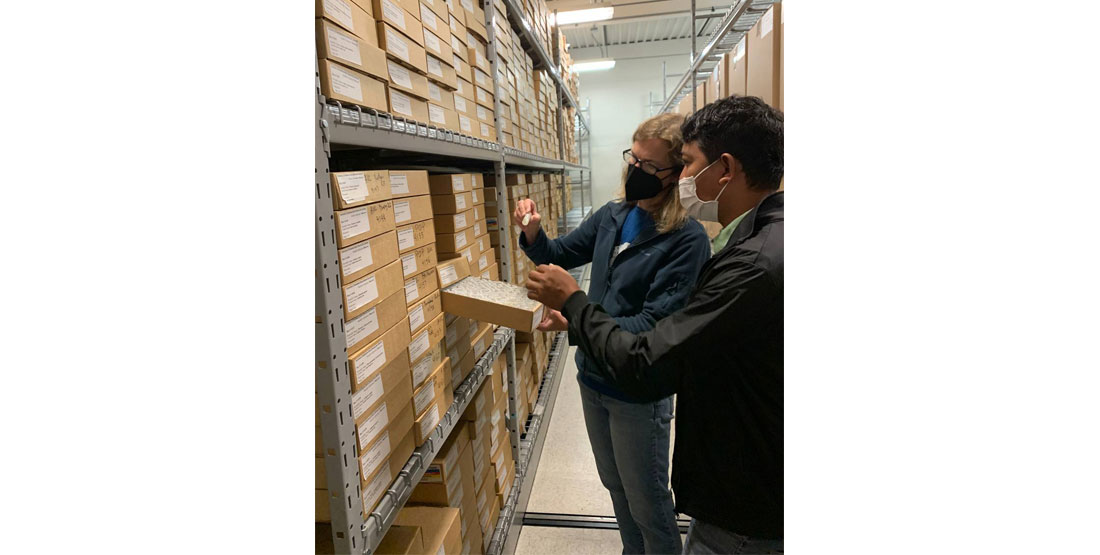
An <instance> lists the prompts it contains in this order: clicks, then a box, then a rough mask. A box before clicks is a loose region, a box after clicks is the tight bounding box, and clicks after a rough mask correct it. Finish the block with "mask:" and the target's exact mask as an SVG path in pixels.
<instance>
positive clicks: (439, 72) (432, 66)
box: [428, 58, 443, 77]
mask: <svg viewBox="0 0 1100 555" xmlns="http://www.w3.org/2000/svg"><path fill="white" fill-rule="evenodd" d="M428 73H431V74H432V75H435V76H436V77H443V66H442V65H440V63H439V60H437V59H435V58H428Z"/></svg>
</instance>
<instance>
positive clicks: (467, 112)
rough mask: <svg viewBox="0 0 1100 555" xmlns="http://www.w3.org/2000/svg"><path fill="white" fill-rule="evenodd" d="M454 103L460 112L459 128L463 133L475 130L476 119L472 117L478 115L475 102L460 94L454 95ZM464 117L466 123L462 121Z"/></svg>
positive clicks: (456, 111) (456, 109) (456, 110)
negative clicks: (475, 110)
mask: <svg viewBox="0 0 1100 555" xmlns="http://www.w3.org/2000/svg"><path fill="white" fill-rule="evenodd" d="M454 103H455V113H456V114H458V118H459V120H458V121H459V130H460V131H462V132H463V133H469V132H470V131H472V130H473V122H474V120H473V119H472V118H473V117H476V116H474V113H475V112H474V103H473V102H471V101H469V100H467V99H466V98H464V97H462V96H461V95H458V94H455V95H454ZM463 119H465V120H466V123H465V124H463V123H462V120H463Z"/></svg>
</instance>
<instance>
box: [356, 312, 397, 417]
mask: <svg viewBox="0 0 1100 555" xmlns="http://www.w3.org/2000/svg"><path fill="white" fill-rule="evenodd" d="M408 345H409V323H408V320H407V318H402V319H401V321H399V322H398V323H396V324H394V325H393V327H391V328H390V329H388V330H386V331H385V332H384V333H382V335H381V336H379V337H378V338H377V339H375V340H374V341H371V342H370V343H368V344H367V346H366V347H363V348H362V349H360V350H359V351H356V352H355V353H354V354H351V355H349V356H348V365H349V366H350V368H351V376H352V383H353V384H355V386H354V389H355V391H356V393H355V394H354V395H352V406H351V408H352V414H353V415H354V416H355V419H356V421H359V420H362V417H363V416H364V415H365V414H366V412H367V410H368V409H369V408H370V407H371V403H373V402H374V401H377V400H378V399H377V398H374V399H372V398H371V397H370V395H371V394H370V393H368V394H365V395H364V396H360V397H359V398H358V399H357V398H356V395H358V393H360V392H361V391H362V390H364V389H367V388H369V387H371V386H375V385H377V386H378V387H379V388H381V390H382V391H381V392H375V394H376V395H382V394H384V393H385V392H386V391H389V389H388V387H387V386H388V385H393V384H395V383H397V381H398V380H399V379H400V376H401V375H403V374H408V373H409V365H408V364H404V365H402V364H400V363H398V364H396V365H394V364H391V363H393V361H394V360H395V359H397V358H398V357H399V356H400V355H401V354H402V353H404V352H405V348H406V347H408ZM376 375H382V378H383V383H381V384H374V383H372V382H373V380H374V378H375V376H376ZM410 389H411V386H410ZM409 393H410V394H411V393H412V392H411V391H410V392H409ZM367 401H371V403H367Z"/></svg>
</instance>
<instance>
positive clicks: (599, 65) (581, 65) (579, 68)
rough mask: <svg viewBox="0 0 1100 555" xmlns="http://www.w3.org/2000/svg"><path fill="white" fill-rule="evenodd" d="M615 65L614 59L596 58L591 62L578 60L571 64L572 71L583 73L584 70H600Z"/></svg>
mask: <svg viewBox="0 0 1100 555" xmlns="http://www.w3.org/2000/svg"><path fill="white" fill-rule="evenodd" d="M613 67H615V60H596V61H592V62H578V63H575V64H573V72H574V73H584V72H586V71H602V70H605V69H611V68H613Z"/></svg>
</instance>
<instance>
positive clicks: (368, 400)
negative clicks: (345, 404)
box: [351, 374, 385, 445]
mask: <svg viewBox="0 0 1100 555" xmlns="http://www.w3.org/2000/svg"><path fill="white" fill-rule="evenodd" d="M383 393H385V392H384V391H382V374H378V375H377V376H375V377H374V378H373V379H372V380H371V381H370V382H369V383H367V385H366V387H364V388H363V389H360V390H359V391H356V392H355V393H354V394H353V395H352V396H351V415H352V417H353V418H355V419H356V420H359V417H360V416H363V413H365V412H366V411H367V409H369V408H370V407H371V405H373V404H374V403H375V402H376V401H378V400H379V399H381V398H382V394H383ZM363 445H366V443H364V444H363Z"/></svg>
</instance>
